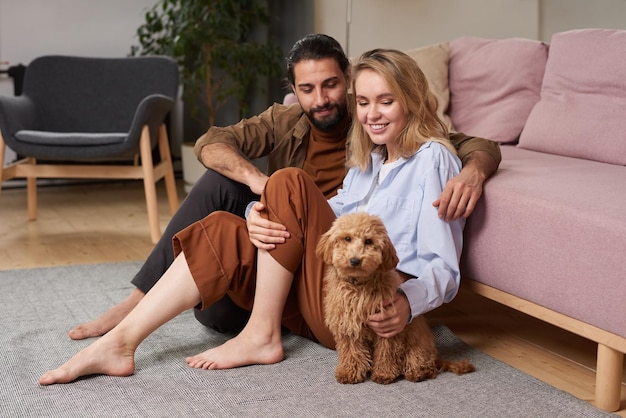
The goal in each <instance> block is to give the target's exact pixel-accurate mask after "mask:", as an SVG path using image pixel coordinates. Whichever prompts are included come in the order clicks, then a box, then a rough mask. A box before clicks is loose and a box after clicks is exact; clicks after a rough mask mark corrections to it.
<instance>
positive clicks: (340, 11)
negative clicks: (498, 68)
mask: <svg viewBox="0 0 626 418" xmlns="http://www.w3.org/2000/svg"><path fill="white" fill-rule="evenodd" d="M350 9H351V11H352V13H351V16H350V13H349V10H350ZM350 17H351V18H350ZM347 19H348V20H349V21H350V25H349V26H350V30H349V33H348V31H347ZM589 27H603V28H613V29H626V1H625V0H386V1H383V0H315V31H316V32H323V33H328V34H329V35H331V36H333V37H335V38H336V39H337V40H338V41H339V42H340V43H341V44H342V45H343V46H344V48H346V50H347V52H348V54H349V55H350V56H356V55H359V54H360V53H362V52H364V51H366V50H368V49H371V48H375V47H388V48H397V49H410V48H416V47H420V46H425V45H429V44H433V43H437V42H442V41H448V40H451V39H454V38H457V37H460V36H479V37H484V38H495V39H502V38H511V37H523V38H531V39H539V40H543V41H548V42H549V41H550V38H551V36H552V34H553V33H555V32H560V31H564V30H570V29H579V28H589Z"/></svg>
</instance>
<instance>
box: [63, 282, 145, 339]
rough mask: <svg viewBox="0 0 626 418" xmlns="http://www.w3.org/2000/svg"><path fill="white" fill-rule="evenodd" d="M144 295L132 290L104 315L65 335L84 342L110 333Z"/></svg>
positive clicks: (80, 325) (137, 290)
mask: <svg viewBox="0 0 626 418" xmlns="http://www.w3.org/2000/svg"><path fill="white" fill-rule="evenodd" d="M144 295H145V294H144V293H143V292H142V291H141V290H139V289H134V290H133V291H132V292H131V293H130V294H129V295H128V297H127V298H126V299H124V300H123V301H121V302H120V303H118V304H117V305H114V306H112V307H111V308H109V310H107V311H106V312H105V313H103V314H102V315H100V316H99V317H98V318H96V319H94V320H93V321H90V322H84V323H82V324H79V325H76V326H75V327H74V328H72V329H71V330H69V332H68V333H67V335H69V336H70V338H71V339H73V340H84V339H85V338H91V337H100V336H102V335H104V334H106V333H107V332H109V331H111V330H112V329H113V328H114V327H115V326H116V325H117V324H119V323H120V321H121V320H122V319H124V318H125V317H126V315H128V313H129V312H130V311H132V310H133V308H134V307H135V306H137V304H138V303H139V301H140V300H141V299H142V298H143V297H144Z"/></svg>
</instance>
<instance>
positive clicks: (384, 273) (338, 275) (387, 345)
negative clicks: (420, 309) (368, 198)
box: [316, 213, 474, 384]
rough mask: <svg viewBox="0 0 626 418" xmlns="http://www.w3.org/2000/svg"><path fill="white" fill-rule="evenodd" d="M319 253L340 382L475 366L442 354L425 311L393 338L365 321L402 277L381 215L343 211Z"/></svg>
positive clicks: (420, 376) (415, 376)
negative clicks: (374, 328)
mask: <svg viewBox="0 0 626 418" xmlns="http://www.w3.org/2000/svg"><path fill="white" fill-rule="evenodd" d="M316 252H317V255H318V256H319V257H320V258H321V259H322V260H323V261H324V262H325V263H326V264H328V268H327V272H326V275H325V277H324V280H325V285H326V295H325V299H324V308H325V318H324V321H325V323H326V325H327V326H328V328H329V329H330V331H331V332H332V334H333V336H334V338H335V342H336V348H337V354H338V357H339V364H338V365H337V369H336V372H335V377H336V379H337V381H338V382H339V383H360V382H363V381H364V380H365V379H366V378H367V376H368V375H370V374H371V379H372V380H373V381H374V382H377V383H382V384H388V383H392V382H393V381H395V380H396V379H398V378H399V377H400V376H404V377H405V379H407V380H409V381H411V382H418V381H421V380H425V379H429V378H434V377H436V376H437V375H438V374H439V373H441V372H443V371H446V370H449V371H452V372H455V373H457V374H463V373H468V372H471V371H473V370H474V366H472V364H471V363H470V362H469V361H467V360H463V361H459V362H450V361H444V360H441V359H439V358H438V354H437V349H436V347H435V341H434V337H433V335H432V332H431V330H430V327H429V326H428V324H427V323H426V320H425V319H424V318H423V317H422V316H419V317H417V318H415V319H413V321H411V323H410V324H408V325H407V326H406V327H405V329H404V330H403V331H402V332H401V333H400V334H397V335H395V336H393V337H391V338H382V337H379V336H378V335H376V334H375V333H374V332H373V331H372V330H371V329H370V328H369V327H368V326H367V325H366V324H365V321H366V319H367V317H368V316H370V315H372V314H374V313H376V312H381V311H382V310H383V309H384V308H383V305H384V303H385V302H387V301H390V300H392V299H393V296H394V294H395V292H397V289H398V287H399V286H400V283H401V282H402V279H401V277H400V275H399V274H398V272H397V271H396V270H395V267H396V265H397V264H398V257H397V255H396V251H395V249H394V247H393V244H392V243H391V240H390V239H389V236H388V234H387V230H386V229H385V226H384V225H383V223H382V221H381V220H380V218H378V217H376V216H373V215H369V214H367V213H356V214H350V215H343V216H340V217H339V218H337V220H335V222H334V223H333V225H332V227H331V228H330V230H328V232H326V233H325V234H324V235H322V236H321V237H320V241H319V243H318V245H317V248H316Z"/></svg>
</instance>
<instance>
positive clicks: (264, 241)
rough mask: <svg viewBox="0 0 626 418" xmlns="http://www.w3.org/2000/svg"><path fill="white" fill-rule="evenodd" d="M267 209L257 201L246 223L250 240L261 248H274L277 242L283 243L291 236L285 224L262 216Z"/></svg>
mask: <svg viewBox="0 0 626 418" xmlns="http://www.w3.org/2000/svg"><path fill="white" fill-rule="evenodd" d="M264 211H265V205H263V203H261V202H257V203H255V204H254V206H253V207H252V210H251V211H250V214H249V215H248V219H247V220H246V224H247V226H248V235H249V236H250V242H252V244H254V246H255V247H257V248H258V249H261V250H268V251H269V250H273V249H274V248H276V244H282V243H284V242H285V240H286V239H287V238H289V232H287V228H285V226H284V225H282V224H279V223H276V222H271V221H269V220H267V219H266V218H264V217H263V216H262V213H263V212H264Z"/></svg>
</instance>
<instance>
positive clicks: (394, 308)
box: [365, 292, 411, 338]
mask: <svg viewBox="0 0 626 418" xmlns="http://www.w3.org/2000/svg"><path fill="white" fill-rule="evenodd" d="M410 315H411V307H410V305H409V300H408V299H407V298H406V296H405V295H404V293H402V292H396V294H395V296H394V298H393V300H391V301H389V303H387V304H385V307H384V309H383V311H382V312H379V313H376V314H374V315H370V316H369V318H367V321H365V323H366V325H367V326H368V327H370V328H371V329H372V331H374V332H375V333H376V335H378V336H379V337H383V338H389V337H393V336H394V335H396V334H399V333H400V332H402V330H403V329H404V327H406V324H407V323H408V320H409V317H410Z"/></svg>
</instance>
